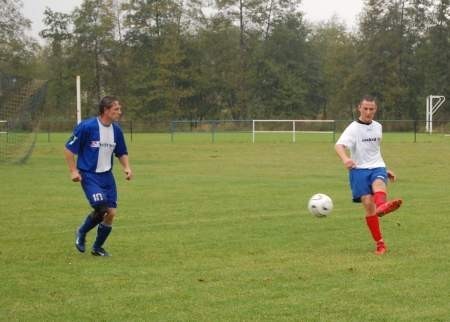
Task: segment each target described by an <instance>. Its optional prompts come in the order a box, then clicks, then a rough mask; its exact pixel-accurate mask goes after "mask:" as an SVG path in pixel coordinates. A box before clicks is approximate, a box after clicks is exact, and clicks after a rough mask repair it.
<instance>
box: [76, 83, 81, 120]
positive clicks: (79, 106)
mask: <svg viewBox="0 0 450 322" xmlns="http://www.w3.org/2000/svg"><path fill="white" fill-rule="evenodd" d="M76 86H77V124H80V122H81V78H80V76H79V75H77V76H76Z"/></svg>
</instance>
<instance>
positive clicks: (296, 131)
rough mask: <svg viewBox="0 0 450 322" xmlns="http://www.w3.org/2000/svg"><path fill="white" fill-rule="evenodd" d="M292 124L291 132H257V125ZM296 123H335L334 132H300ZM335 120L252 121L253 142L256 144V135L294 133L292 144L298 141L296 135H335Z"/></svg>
mask: <svg viewBox="0 0 450 322" xmlns="http://www.w3.org/2000/svg"><path fill="white" fill-rule="evenodd" d="M258 122H259V123H269V122H271V123H276V122H280V123H291V124H292V128H291V129H290V130H289V131H276V130H256V123H258ZM296 123H333V131H302V130H300V131H298V130H297V129H296ZM335 123H336V122H335V120H252V142H253V143H255V135H256V133H292V142H294V143H295V141H296V133H323V134H333V133H334V129H335V125H334V124H335Z"/></svg>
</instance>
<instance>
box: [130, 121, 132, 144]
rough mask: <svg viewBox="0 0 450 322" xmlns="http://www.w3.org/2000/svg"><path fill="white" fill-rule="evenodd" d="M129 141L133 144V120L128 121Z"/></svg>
mask: <svg viewBox="0 0 450 322" xmlns="http://www.w3.org/2000/svg"><path fill="white" fill-rule="evenodd" d="M130 141H131V142H133V120H130Z"/></svg>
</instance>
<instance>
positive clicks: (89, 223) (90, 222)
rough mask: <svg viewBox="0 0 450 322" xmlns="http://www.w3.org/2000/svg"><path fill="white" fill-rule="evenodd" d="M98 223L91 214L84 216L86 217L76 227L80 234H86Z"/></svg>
mask: <svg viewBox="0 0 450 322" xmlns="http://www.w3.org/2000/svg"><path fill="white" fill-rule="evenodd" d="M97 225H98V221H96V220H95V219H94V218H92V216H91V214H89V215H87V216H86V219H85V220H84V222H83V223H82V224H81V226H80V228H78V232H79V233H80V234H82V235H86V234H87V233H88V232H89V231H90V230H91V229H92V228H94V227H95V226H97Z"/></svg>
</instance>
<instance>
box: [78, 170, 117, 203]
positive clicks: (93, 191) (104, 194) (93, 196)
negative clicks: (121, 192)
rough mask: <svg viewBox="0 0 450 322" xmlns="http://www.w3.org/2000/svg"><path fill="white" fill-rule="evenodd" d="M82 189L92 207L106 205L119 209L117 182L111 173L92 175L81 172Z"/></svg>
mask: <svg viewBox="0 0 450 322" xmlns="http://www.w3.org/2000/svg"><path fill="white" fill-rule="evenodd" d="M80 175H81V187H82V188H83V191H84V194H85V195H86V198H87V199H88V201H89V203H90V205H91V206H92V207H96V206H100V205H105V206H107V207H108V208H117V189H116V181H115V180H114V176H113V174H112V172H111V171H108V172H104V173H92V172H84V171H80Z"/></svg>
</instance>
